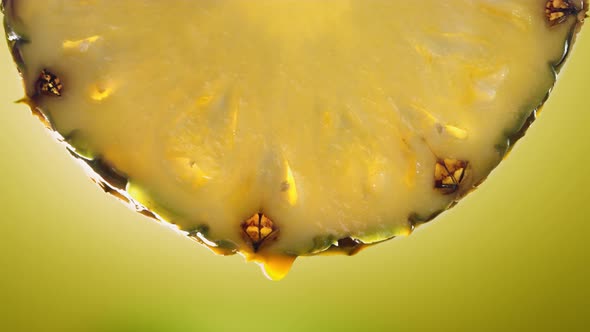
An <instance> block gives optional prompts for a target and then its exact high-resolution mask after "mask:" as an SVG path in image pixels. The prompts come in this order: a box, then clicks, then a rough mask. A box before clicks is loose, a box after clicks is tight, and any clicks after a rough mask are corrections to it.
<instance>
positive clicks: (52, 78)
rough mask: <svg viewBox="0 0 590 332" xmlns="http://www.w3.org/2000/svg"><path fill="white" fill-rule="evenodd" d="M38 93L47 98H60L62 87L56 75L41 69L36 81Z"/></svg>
mask: <svg viewBox="0 0 590 332" xmlns="http://www.w3.org/2000/svg"><path fill="white" fill-rule="evenodd" d="M37 87H38V92H40V93H42V94H44V95H47V96H57V97H60V96H61V91H62V89H63V85H62V83H61V80H60V79H59V77H57V75H55V74H53V73H52V72H50V71H49V70H47V69H43V70H42V71H41V74H40V75H39V78H38V79H37Z"/></svg>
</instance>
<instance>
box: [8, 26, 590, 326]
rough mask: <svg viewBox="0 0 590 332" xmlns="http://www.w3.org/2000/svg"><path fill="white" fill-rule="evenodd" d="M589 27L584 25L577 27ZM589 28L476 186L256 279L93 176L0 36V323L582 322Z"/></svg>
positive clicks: (586, 273)
mask: <svg viewBox="0 0 590 332" xmlns="http://www.w3.org/2000/svg"><path fill="white" fill-rule="evenodd" d="M586 30H590V27H586ZM589 59H590V31H585V32H584V33H582V35H581V36H580V38H579V40H578V43H577V44H576V47H575V51H574V52H573V55H572V57H571V58H570V59H569V62H568V63H567V65H566V66H565V68H564V70H563V72H562V74H561V75H560V77H559V81H558V84H557V86H556V88H555V90H554V92H553V94H552V96H551V98H550V100H549V102H548V103H547V104H546V106H545V108H544V111H543V114H542V116H541V118H540V119H539V121H538V122H537V123H535V125H534V126H533V127H532V129H531V130H530V131H529V133H528V134H527V136H526V137H525V138H524V139H523V140H522V141H520V142H519V144H518V145H517V147H516V148H515V149H514V151H513V152H512V154H511V156H510V157H509V158H508V159H507V160H506V161H505V162H504V163H503V164H502V165H501V166H500V167H499V168H498V169H497V170H496V171H494V173H493V174H492V175H491V177H490V178H489V179H488V181H487V182H486V183H484V185H483V186H482V187H481V188H480V189H478V190H477V191H476V192H474V193H473V194H472V195H471V196H469V197H467V198H466V199H465V200H464V201H462V202H461V203H460V204H459V205H458V206H457V207H456V208H455V209H453V210H451V211H449V212H447V213H444V214H443V215H441V216H440V217H439V218H438V219H437V220H436V221H435V222H433V223H430V224H428V225H426V226H423V227H420V228H419V229H418V230H417V231H416V232H415V233H414V234H413V235H412V236H410V237H407V238H401V239H396V240H393V241H389V242H387V243H384V244H381V245H379V246H376V247H373V248H370V249H368V250H366V251H364V252H362V253H360V254H359V255H357V256H354V257H313V258H301V259H299V260H298V261H297V262H296V263H295V266H294V268H293V270H292V271H291V273H290V274H289V275H288V276H287V278H286V279H284V280H283V281H280V282H272V281H269V280H267V279H266V278H264V277H263V275H262V274H261V272H260V270H259V268H258V266H256V265H253V264H246V263H244V261H243V259H242V258H241V257H239V256H233V257H219V256H215V255H213V254H212V253H211V252H209V251H208V250H207V249H205V248H203V247H200V246H198V245H197V244H195V243H193V242H192V241H190V240H188V239H186V238H183V237H181V236H180V235H178V234H176V233H174V232H173V231H171V230H170V229H168V228H166V227H163V226H162V225H159V224H157V223H155V222H152V221H150V220H148V219H146V218H145V217H143V216H141V215H139V214H136V213H134V212H133V211H131V210H130V209H128V208H127V207H126V206H124V205H123V204H121V203H120V202H119V201H117V200H116V199H114V198H113V197H111V196H108V195H106V194H104V193H102V191H101V190H100V189H99V188H98V187H97V186H96V185H94V184H93V183H92V182H91V181H90V180H89V179H88V178H87V176H86V174H85V173H84V171H83V170H82V168H81V167H80V166H79V165H77V163H76V162H75V161H74V160H73V159H72V158H70V157H69V155H68V153H67V152H66V150H65V149H64V147H63V146H61V145H60V144H58V143H56V142H55V141H54V140H53V139H52V138H51V136H50V134H49V133H48V132H47V131H46V130H45V129H44V128H43V126H42V125H41V124H40V122H39V121H38V120H37V119H36V118H34V117H33V116H32V115H31V113H30V111H29V110H28V109H27V108H26V107H25V106H23V105H17V104H14V103H12V102H13V101H15V100H17V99H19V98H20V97H22V87H21V84H20V81H19V77H18V75H17V72H16V70H15V69H14V65H13V64H12V61H11V59H10V58H9V53H8V51H7V48H6V47H2V48H0V75H1V76H0V77H1V79H0V88H1V89H0V331H2V332H21V331H22V332H46V331H80V332H85V331H90V332H136V331H137V332H140V331H141V332H180V331H183V332H184V331H430V330H432V331H588V328H589V327H590V284H589V279H590V266H589V262H590V261H589V258H590V241H589V237H590V105H589V104H590V98H589V96H588V93H589V92H590V90H589V88H588V85H589V83H590V64H589V63H588V61H589Z"/></svg>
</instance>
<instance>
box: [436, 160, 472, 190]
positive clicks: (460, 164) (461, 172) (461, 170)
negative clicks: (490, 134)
mask: <svg viewBox="0 0 590 332" xmlns="http://www.w3.org/2000/svg"><path fill="white" fill-rule="evenodd" d="M468 165H469V162H467V161H464V160H456V159H439V160H437V161H436V165H435V167H434V187H435V188H436V189H439V190H440V191H441V193H443V194H444V195H449V194H453V193H455V192H456V191H457V190H459V185H460V184H461V182H463V179H464V178H465V173H466V169H467V166H468Z"/></svg>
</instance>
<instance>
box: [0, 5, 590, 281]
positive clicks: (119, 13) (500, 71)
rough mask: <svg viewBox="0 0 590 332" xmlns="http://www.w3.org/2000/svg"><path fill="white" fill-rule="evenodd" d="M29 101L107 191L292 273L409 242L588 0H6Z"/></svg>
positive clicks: (472, 164)
mask: <svg viewBox="0 0 590 332" xmlns="http://www.w3.org/2000/svg"><path fill="white" fill-rule="evenodd" d="M3 7H4V14H5V25H6V27H7V29H6V30H7V34H8V35H7V37H8V41H9V46H10V47H11V50H12V53H13V56H14V58H15V61H16V63H17V65H18V67H19V70H20V72H21V74H22V76H23V79H24V85H25V91H26V98H25V99H24V100H25V102H26V103H28V104H29V105H30V106H31V108H32V109H33V111H34V112H36V113H37V114H39V115H40V116H41V117H42V118H43V119H45V120H46V121H47V125H48V126H49V127H50V128H51V129H52V130H55V131H56V132H57V133H59V135H60V137H62V138H63V140H64V141H65V142H66V143H67V144H68V148H69V149H70V151H71V152H72V153H73V154H74V155H75V156H76V157H78V158H81V159H83V160H85V161H86V162H87V163H88V165H90V166H91V169H92V170H93V171H94V172H96V174H95V178H96V181H97V182H99V183H100V184H101V185H102V186H103V187H104V188H105V189H106V190H107V191H108V192H111V193H114V194H116V195H118V196H119V197H120V198H122V199H124V200H127V201H129V202H132V203H133V204H134V205H135V206H136V207H137V208H138V210H140V211H142V212H143V213H144V214H146V215H149V216H153V217H155V218H157V219H160V220H164V221H166V222H169V223H172V224H174V225H177V226H178V228H179V229H180V230H182V231H184V232H186V233H187V234H188V235H189V236H191V237H192V238H194V239H195V240H197V241H198V242H200V243H203V244H205V245H207V246H208V247H209V248H211V249H213V250H214V251H215V252H218V253H221V254H233V253H241V254H243V255H244V256H246V257H247V258H248V259H250V260H254V261H257V262H259V263H262V264H265V265H266V267H267V268H266V271H267V274H268V275H269V276H271V277H273V278H276V279H278V278H281V277H283V276H284V275H285V274H286V273H287V271H288V268H289V266H290V265H291V263H292V262H293V260H294V259H295V257H297V256H301V255H314V254H318V253H323V252H342V253H345V254H352V253H355V252H357V251H358V250H360V249H361V248H363V247H364V246H366V245H369V244H373V243H377V242H380V241H383V240H386V239H390V238H392V237H395V236H399V235H407V234H409V233H411V231H412V230H413V229H414V228H415V227H416V226H417V225H419V224H420V223H423V222H426V221H429V220H431V219H432V218H434V217H435V216H436V215H437V214H439V213H440V212H442V211H444V210H446V209H448V208H449V207H451V206H453V205H454V204H455V203H456V202H457V201H458V200H459V199H460V198H462V197H463V196H464V195H466V194H467V193H468V192H470V191H471V190H472V189H474V188H475V187H476V186H477V185H478V184H480V183H481V182H482V181H483V180H484V179H485V178H486V177H487V175H488V174H489V173H490V172H491V171H492V169H493V168H494V167H496V166H497V165H498V163H499V162H500V161H501V160H502V158H503V157H504V156H505V154H506V153H507V152H508V150H509V149H510V148H511V147H512V145H513V143H514V142H515V141H516V139H518V138H520V137H521V136H522V134H523V133H524V131H525V130H526V128H527V127H528V125H530V123H531V122H532V120H534V117H535V112H536V110H537V109H538V108H539V107H540V106H541V105H542V103H543V102H544V100H545V98H546V97H547V94H548V93H549V91H550V90H551V88H552V87H553V85H554V83H555V77H556V72H557V70H558V69H559V68H560V66H561V65H562V63H563V61H564V59H565V57H566V55H567V54H568V52H569V50H570V49H571V46H572V42H573V40H574V37H575V34H576V33H577V31H578V30H579V28H580V27H581V25H582V21H583V18H584V17H585V12H586V9H587V3H586V2H583V1H581V0H577V1H575V0H553V1H546V0H481V1H470V0H449V1H435V0H427V1H421V2H420V5H419V6H417V5H416V3H413V2H398V1H387V0H325V1H320V0H283V1H276V0H256V1H254V0H199V1H181V0H173V1H172V0H171V1H166V2H160V1H140V0H129V1H116V2H114V1H107V0H102V1H100V0H94V1H65V0H46V1H34V0H13V1H10V0H5V1H4V2H3Z"/></svg>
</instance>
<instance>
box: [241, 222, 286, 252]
mask: <svg viewBox="0 0 590 332" xmlns="http://www.w3.org/2000/svg"><path fill="white" fill-rule="evenodd" d="M242 230H243V231H244V235H245V236H246V239H247V240H248V241H249V242H250V243H251V244H252V249H253V250H254V252H257V251H258V249H259V248H260V246H261V245H262V244H263V242H265V241H267V240H270V239H274V238H275V237H276V235H277V233H278V228H277V227H276V225H275V224H274V223H273V221H272V220H270V218H268V217H267V216H265V215H264V214H262V213H256V214H255V215H253V216H252V217H250V218H248V219H247V220H246V221H244V222H243V223H242Z"/></svg>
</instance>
